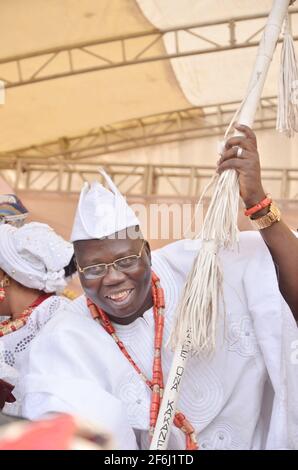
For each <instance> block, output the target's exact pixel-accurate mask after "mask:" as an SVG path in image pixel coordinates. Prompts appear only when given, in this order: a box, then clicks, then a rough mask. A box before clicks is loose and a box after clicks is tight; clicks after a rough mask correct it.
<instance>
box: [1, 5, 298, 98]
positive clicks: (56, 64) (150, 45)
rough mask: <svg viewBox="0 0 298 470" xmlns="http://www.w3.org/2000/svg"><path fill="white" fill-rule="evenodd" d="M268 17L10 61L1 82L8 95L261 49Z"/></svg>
mask: <svg viewBox="0 0 298 470" xmlns="http://www.w3.org/2000/svg"><path fill="white" fill-rule="evenodd" d="M267 16H268V14H267V13H264V14H259V15H247V16H238V17H234V18H227V19H223V20H220V21H212V22H204V23H196V24H191V25H185V26H180V27H175V28H168V29H165V30H163V31H160V30H157V29H154V30H151V31H146V32H140V33H134V34H130V35H126V36H117V37H112V38H105V39H99V40H94V41H88V42H82V43H77V44H72V45H67V46H60V47H55V48H49V49H46V50H36V51H33V52H30V53H27V54H22V55H16V56H10V57H5V58H1V59H0V80H2V81H3V82H4V84H5V88H7V89H8V88H14V87H18V86H23V85H29V84H33V83H37V82H41V81H46V80H53V79H58V78H63V77H68V76H72V75H78V74H82V73H90V72H96V71H100V70H107V69H112V68H116V67H123V66H128V65H136V64H143V63H148V62H152V61H160V60H168V59H175V58H178V57H187V56H192V55H200V54H210V53H213V52H222V51H230V50H233V49H243V48H249V47H255V46H257V45H258V43H259V40H258V39H259V36H260V34H261V32H262V30H263V28H264V23H265V21H263V20H265V18H267ZM289 17H290V20H291V23H292V24H294V20H295V27H296V24H297V18H298V9H294V8H290V9H289ZM256 23H257V24H256ZM248 31H249V32H248ZM219 32H220V38H221V39H220V40H219V39H218V37H219V34H218V33H219ZM183 35H191V36H192V38H193V39H194V41H195V42H194V43H193V44H192V46H191V47H190V48H189V49H186V48H185V46H182V43H181V38H182V37H183ZM167 36H172V39H173V44H174V48H173V52H172V53H167V51H166V50H165V48H164V46H163V39H164V38H165V37H167ZM293 36H294V40H297V39H298V31H293ZM83 56H85V58H86V56H88V58H89V59H90V60H89V61H88V62H85V63H84V65H82V61H81V60H80V57H81V58H82V57H83Z"/></svg>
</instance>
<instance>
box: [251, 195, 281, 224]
mask: <svg viewBox="0 0 298 470" xmlns="http://www.w3.org/2000/svg"><path fill="white" fill-rule="evenodd" d="M280 218H281V213H280V210H279V208H278V207H277V206H276V205H275V204H274V203H273V202H272V203H271V204H270V206H269V212H267V214H265V215H262V216H261V217H259V218H258V219H252V218H251V217H250V220H251V223H252V224H253V226H254V227H255V228H256V229H258V230H262V229H264V228H267V227H270V226H271V225H273V224H275V222H279V221H280Z"/></svg>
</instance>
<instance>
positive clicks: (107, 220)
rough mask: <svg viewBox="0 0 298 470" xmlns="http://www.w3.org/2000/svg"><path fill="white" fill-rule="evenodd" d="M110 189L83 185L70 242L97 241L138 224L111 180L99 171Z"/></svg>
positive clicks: (95, 184) (93, 184)
mask: <svg viewBox="0 0 298 470" xmlns="http://www.w3.org/2000/svg"><path fill="white" fill-rule="evenodd" d="M100 173H101V174H102V175H103V177H104V178H105V180H106V182H107V184H108V186H109V188H110V190H109V189H106V188H105V187H104V186H103V185H102V184H100V183H98V182H94V183H92V184H91V186H90V185H89V183H85V184H84V186H83V189H82V191H81V195H80V200H79V204H78V207H77V212H76V215H75V220H74V225H73V229H72V234H71V241H72V242H74V241H77V240H90V239H100V238H103V237H107V236H109V235H112V234H114V233H116V232H120V230H123V229H125V228H128V227H134V226H136V225H140V222H139V220H138V218H137V217H136V215H135V213H134V212H133V210H132V209H131V208H130V207H129V205H128V204H127V202H126V200H125V198H124V197H123V196H122V194H121V193H120V191H119V190H118V188H117V187H116V186H115V184H114V183H113V181H112V180H111V178H110V177H109V176H108V175H107V174H106V173H105V171H103V170H100Z"/></svg>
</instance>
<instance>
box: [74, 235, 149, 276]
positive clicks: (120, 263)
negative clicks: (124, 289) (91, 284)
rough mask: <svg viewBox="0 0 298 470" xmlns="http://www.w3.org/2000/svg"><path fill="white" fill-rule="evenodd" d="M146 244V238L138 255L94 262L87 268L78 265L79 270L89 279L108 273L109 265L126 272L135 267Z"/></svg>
mask: <svg viewBox="0 0 298 470" xmlns="http://www.w3.org/2000/svg"><path fill="white" fill-rule="evenodd" d="M144 246H145V240H144V241H143V243H142V246H141V249H140V251H139V253H138V254H137V255H130V256H125V258H118V259H116V260H115V261H113V262H112V263H100V264H93V265H92V266H86V267H85V268H80V266H79V265H78V264H77V266H78V271H79V272H80V273H81V274H83V276H84V278H85V279H86V280H88V281H91V280H93V279H97V278H99V277H103V276H105V275H106V274H107V272H108V268H109V266H113V267H114V269H116V270H117V271H121V272H125V271H129V270H130V269H132V268H134V267H135V266H136V265H137V263H138V261H139V259H140V258H141V256H142V251H143V248H144Z"/></svg>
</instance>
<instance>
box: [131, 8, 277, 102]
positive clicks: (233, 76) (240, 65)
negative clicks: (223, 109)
mask: <svg viewBox="0 0 298 470" xmlns="http://www.w3.org/2000/svg"><path fill="white" fill-rule="evenodd" d="M137 2H138V4H139V6H140V8H141V9H142V11H143V13H144V14H145V16H146V17H147V18H148V20H149V21H151V23H152V24H153V25H154V26H156V27H157V28H159V29H161V30H163V29H166V28H169V27H174V26H179V25H191V24H195V23H202V22H205V21H206V22H207V21H212V20H215V19H216V20H219V19H221V18H226V17H229V16H232V15H235V16H239V14H241V15H247V14H252V13H254V14H258V13H264V12H269V11H270V8H271V6H272V1H271V0H268V1H260V2H258V3H257V4H255V2H251V1H249V0H238V1H235V0H227V1H224V2H223V1H214V0H211V1H198V2H194V1H192V0H185V1H184V2H180V1H179V0H161V1H158V2H156V1H154V0H137ZM240 12H241V13H240ZM263 21H264V20H263ZM237 26H238V25H237ZM238 27H240V28H241V33H243V34H245V29H244V28H245V25H243V26H242V25H240V26H238ZM191 31H192V32H193V33H194V34H198V35H202V34H203V35H204V37H206V39H210V40H212V41H216V40H218V39H220V36H221V35H225V36H226V41H227V44H228V37H227V34H226V33H227V32H226V31H224V30H222V31H221V30H219V29H217V30H216V32H215V31H214V28H212V27H205V28H204V29H203V33H202V29H199V28H193V29H192V30H191ZM260 34H261V33H259V34H258V35H257V36H256V38H260ZM221 39H222V38H221ZM180 41H181V45H182V49H183V50H186V51H187V50H191V49H192V48H194V47H196V46H197V45H198V44H200V43H202V42H203V41H202V39H200V38H199V37H196V36H194V35H191V34H189V33H187V32H185V33H184V34H183V36H182V34H181V36H180ZM165 47H166V49H167V51H168V53H173V52H174V50H175V36H174V34H173V33H168V34H167V35H166V37H165ZM254 58H255V51H254V50H245V53H243V50H238V51H237V50H234V51H229V52H227V53H223V52H220V53H218V52H217V53H214V54H212V56H210V55H209V56H190V57H185V58H179V59H172V60H171V63H172V66H173V69H174V71H175V74H176V77H177V79H178V82H179V84H180V86H181V88H182V90H183V92H184V95H185V96H186V98H187V99H188V101H189V102H190V103H191V104H193V105H195V106H201V105H203V104H212V103H216V102H221V101H225V100H226V101H232V100H239V99H242V98H243V95H244V93H245V90H246V84H247V81H248V78H249V76H250V73H251V69H252V65H253V61H254ZM278 64H279V61H278V58H277V60H276V58H275V59H274V62H273V65H272V68H273V70H272V71H270V76H269V77H268V80H267V85H266V88H265V92H264V93H266V94H268V95H272V94H273V95H274V94H276V92H277V82H276V78H275V77H276V74H277V73H278V72H277V71H278ZM219 81H220V83H219ZM221 83H224V84H225V90H224V91H223V88H222V86H221V85H220V84H221ZM223 93H224V95H225V98H224V96H223Z"/></svg>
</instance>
